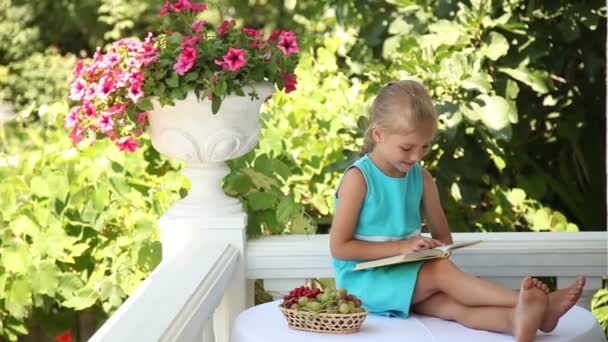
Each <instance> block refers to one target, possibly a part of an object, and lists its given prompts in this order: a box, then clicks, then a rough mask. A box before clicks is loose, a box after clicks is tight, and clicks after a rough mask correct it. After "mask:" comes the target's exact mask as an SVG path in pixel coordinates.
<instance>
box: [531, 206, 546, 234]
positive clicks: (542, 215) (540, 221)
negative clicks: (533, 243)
mask: <svg viewBox="0 0 608 342" xmlns="http://www.w3.org/2000/svg"><path fill="white" fill-rule="evenodd" d="M550 226H551V216H550V215H549V211H548V210H547V209H545V208H541V209H539V210H537V211H536V212H535V213H534V216H533V217H532V226H531V228H532V229H534V230H537V231H538V230H548V229H549V228H550Z"/></svg>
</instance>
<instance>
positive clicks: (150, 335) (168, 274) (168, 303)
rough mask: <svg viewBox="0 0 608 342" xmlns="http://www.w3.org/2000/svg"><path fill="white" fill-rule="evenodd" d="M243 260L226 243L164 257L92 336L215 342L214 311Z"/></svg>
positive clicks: (115, 341) (127, 341)
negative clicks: (240, 261)
mask: <svg viewBox="0 0 608 342" xmlns="http://www.w3.org/2000/svg"><path fill="white" fill-rule="evenodd" d="M238 265H239V251H238V249H237V248H235V247H233V246H231V245H229V244H228V243H213V244H211V243H206V244H198V245H196V244H194V243H193V244H191V245H190V246H187V248H184V249H183V250H182V252H181V253H178V254H176V255H175V256H173V257H172V258H170V259H168V260H163V262H161V264H160V265H158V267H157V268H156V269H155V270H154V271H153V272H152V273H151V274H150V276H149V277H148V278H146V280H145V281H144V282H142V284H141V285H140V286H139V287H138V288H137V290H136V291H135V292H134V293H133V294H132V295H131V296H130V297H129V298H128V299H127V300H126V301H125V303H123V304H122V305H121V306H120V308H119V309H118V310H117V311H116V312H115V313H114V314H113V315H112V316H111V317H110V318H109V319H108V320H107V321H106V323H105V324H104V325H103V326H102V327H101V328H100V329H99V330H98V331H97V332H96V333H95V335H94V336H93V337H92V338H91V339H90V340H89V341H92V342H123V341H124V342H132V341H195V340H196V341H205V342H213V341H214V340H215V339H214V334H213V331H212V329H213V328H212V327H213V321H212V316H213V313H214V311H215V309H216V308H217V307H218V305H219V303H220V301H221V300H222V297H223V296H224V292H225V289H226V288H228V287H229V284H230V281H231V280H232V278H233V275H234V272H235V270H236V269H237V266H238Z"/></svg>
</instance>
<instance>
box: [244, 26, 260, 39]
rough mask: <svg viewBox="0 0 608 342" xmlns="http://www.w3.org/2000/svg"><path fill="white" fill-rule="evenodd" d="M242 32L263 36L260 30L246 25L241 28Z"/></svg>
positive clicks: (251, 35) (253, 35) (252, 35)
mask: <svg viewBox="0 0 608 342" xmlns="http://www.w3.org/2000/svg"><path fill="white" fill-rule="evenodd" d="M243 33H245V34H246V35H248V36H250V37H264V33H263V32H262V31H260V30H256V29H252V28H247V27H245V28H243Z"/></svg>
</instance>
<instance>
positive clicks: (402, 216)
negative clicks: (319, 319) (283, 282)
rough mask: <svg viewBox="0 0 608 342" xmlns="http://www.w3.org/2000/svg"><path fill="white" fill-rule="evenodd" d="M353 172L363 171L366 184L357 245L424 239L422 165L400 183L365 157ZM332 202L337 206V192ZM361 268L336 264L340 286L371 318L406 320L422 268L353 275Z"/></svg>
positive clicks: (416, 265)
mask: <svg viewBox="0 0 608 342" xmlns="http://www.w3.org/2000/svg"><path fill="white" fill-rule="evenodd" d="M352 167H356V168H358V169H359V170H361V172H362V173H363V176H364V177H365V182H366V183H367V194H366V195H365V199H364V200H363V205H362V207H361V211H360V213H359V219H358V221H357V226H356V228H355V236H354V238H355V239H357V240H363V241H370V242H382V241H394V240H401V239H404V238H408V237H413V236H416V235H418V234H420V226H421V223H422V221H421V217H420V204H421V200H422V189H423V182H422V170H421V168H420V165H419V164H418V163H416V164H415V165H414V166H413V167H412V168H411V169H410V170H409V171H408V172H407V174H406V175H405V176H404V177H401V178H394V177H389V176H387V175H385V174H384V173H383V172H382V171H380V169H379V168H378V167H377V166H376V165H375V164H374V163H373V161H372V160H371V159H369V157H368V156H367V155H365V156H363V157H362V158H361V159H359V160H357V161H356V162H354V163H353V164H352V165H351V166H349V168H348V169H350V168H352ZM348 169H347V171H348ZM334 200H335V205H337V203H338V200H339V199H338V197H337V191H336V195H335V198H334ZM358 262H360V261H353V260H342V259H337V258H332V263H333V268H334V273H335V277H336V286H337V287H338V288H345V289H346V290H347V291H348V293H353V294H355V295H356V296H357V297H359V298H360V299H361V301H362V302H363V307H365V308H366V309H368V310H369V312H370V313H372V314H377V315H382V316H393V317H403V318H405V317H407V316H408V314H409V311H410V305H411V303H412V296H413V294H414V288H415V286H416V279H417V278H418V271H419V270H420V266H422V262H417V263H407V264H399V265H393V266H386V267H379V268H372V269H366V270H361V271H353V267H354V266H355V265H356V264H357V263H358Z"/></svg>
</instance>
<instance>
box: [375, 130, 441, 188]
mask: <svg viewBox="0 0 608 342" xmlns="http://www.w3.org/2000/svg"><path fill="white" fill-rule="evenodd" d="M400 127H401V129H398V130H394V129H391V128H389V129H386V128H379V127H376V128H373V131H372V135H373V138H374V140H375V141H376V146H375V148H374V151H373V152H372V153H374V154H375V156H376V157H377V159H379V160H378V162H379V163H380V164H381V165H378V166H379V167H380V168H381V169H382V171H384V172H385V173H386V174H387V175H388V176H391V177H403V176H404V175H405V173H407V171H409V169H411V168H412V166H414V164H415V163H416V162H418V161H420V159H422V158H423V157H424V156H425V155H426V153H427V152H428V151H429V148H430V144H431V141H432V140H433V137H434V135H435V127H434V125H433V124H432V123H420V124H418V125H416V126H408V125H403V124H401V125H400ZM375 161H376V160H375Z"/></svg>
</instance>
